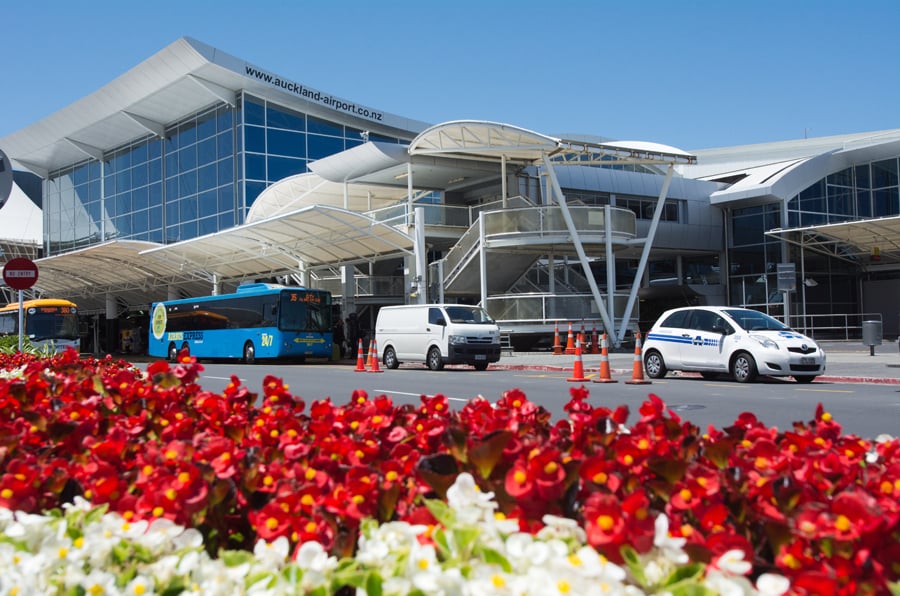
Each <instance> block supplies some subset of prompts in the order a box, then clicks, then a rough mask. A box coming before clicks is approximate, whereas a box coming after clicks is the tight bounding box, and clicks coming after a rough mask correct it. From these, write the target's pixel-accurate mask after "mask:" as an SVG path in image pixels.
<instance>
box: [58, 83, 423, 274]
mask: <svg viewBox="0 0 900 596" xmlns="http://www.w3.org/2000/svg"><path fill="white" fill-rule="evenodd" d="M361 133H362V131H361V130H359V129H356V128H353V127H350V126H344V125H342V124H337V123H334V122H330V121H327V120H322V119H320V118H316V117H313V116H311V115H308V114H304V113H301V112H297V111H295V110H291V109H289V108H286V107H284V106H281V105H278V104H275V103H272V102H270V101H267V100H265V99H260V98H257V97H253V96H250V95H247V94H244V95H243V96H241V97H239V98H238V102H237V105H236V106H235V107H233V108H232V107H230V106H217V107H210V108H208V109H205V110H202V111H200V112H198V113H197V114H194V115H193V116H191V117H189V118H186V119H184V120H182V121H180V122H177V123H175V124H173V125H171V126H168V127H167V128H166V130H165V135H164V138H162V139H160V138H158V137H156V136H147V137H145V138H142V139H139V140H136V141H134V142H132V143H130V144H128V145H127V146H124V147H119V148H117V149H115V150H113V151H110V152H109V153H107V154H106V155H104V158H103V161H102V162H98V161H96V160H86V161H84V162H81V163H77V164H73V165H72V166H70V167H67V168H64V169H61V170H58V171H55V172H51V173H50V176H49V177H48V180H47V188H46V194H45V203H44V207H45V208H44V218H45V219H44V224H45V226H44V229H45V234H44V236H45V243H46V246H45V251H46V254H47V255H48V256H52V255H56V254H60V253H63V252H67V251H70V250H75V249H79V248H84V247H87V246H92V245H96V244H100V243H102V242H105V241H109V240H144V241H150V242H159V243H171V242H178V241H180V240H188V239H191V238H196V237H198V236H203V235H206V234H211V233H215V232H217V231H220V230H224V229H227V228H230V227H233V226H235V225H238V224H241V223H243V221H244V218H245V216H246V214H247V211H248V210H249V208H250V206H251V205H252V204H253V201H255V200H256V198H257V197H258V196H259V194H260V193H261V192H262V191H263V190H264V189H265V188H266V187H267V186H269V185H270V184H272V183H273V182H277V181H278V180H281V179H282V178H286V177H288V176H292V175H294V174H301V173H305V172H307V171H308V167H307V165H308V164H309V162H311V161H314V160H316V159H320V158H322V157H326V156H328V155H332V154H334V153H338V152H340V151H344V150H345V149H349V148H351V147H353V146H355V145H359V144H361V143H362V142H363V139H362V134H361ZM369 139H370V140H378V141H387V142H394V143H401V142H407V141H408V140H409V139H406V140H402V139H399V138H389V137H384V136H380V135H376V134H370V135H369Z"/></svg>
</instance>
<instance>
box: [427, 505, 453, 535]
mask: <svg viewBox="0 0 900 596" xmlns="http://www.w3.org/2000/svg"><path fill="white" fill-rule="evenodd" d="M425 506H426V507H428V511H430V512H431V515H433V516H434V519H436V520H437V521H438V523H439V524H441V525H442V526H444V527H445V528H449V527H450V526H452V525H453V524H455V523H456V512H454V511H453V510H452V509H451V508H450V506H449V505H447V503H445V502H443V501H439V500H438V499H427V500H426V501H425Z"/></svg>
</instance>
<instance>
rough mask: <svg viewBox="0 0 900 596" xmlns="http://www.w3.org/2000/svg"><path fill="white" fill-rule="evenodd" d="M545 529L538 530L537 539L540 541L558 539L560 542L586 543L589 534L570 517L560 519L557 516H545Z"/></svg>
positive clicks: (543, 519)
mask: <svg viewBox="0 0 900 596" xmlns="http://www.w3.org/2000/svg"><path fill="white" fill-rule="evenodd" d="M542 521H543V522H544V527H543V528H541V529H540V530H538V533H537V538H538V539H540V540H549V539H551V538H558V539H560V540H566V541H569V540H574V541H577V542H581V543H583V542H585V541H586V540H587V534H586V533H585V531H584V528H582V527H581V526H579V525H578V522H577V521H575V520H574V519H570V518H568V517H559V516H557V515H545V516H544V517H543V518H542Z"/></svg>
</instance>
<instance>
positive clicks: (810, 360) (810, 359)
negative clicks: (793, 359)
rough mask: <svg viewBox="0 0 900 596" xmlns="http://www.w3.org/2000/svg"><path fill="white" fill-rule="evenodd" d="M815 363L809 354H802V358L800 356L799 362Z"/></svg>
mask: <svg viewBox="0 0 900 596" xmlns="http://www.w3.org/2000/svg"><path fill="white" fill-rule="evenodd" d="M815 363H816V359H815V358H810V357H809V356H803V357H802V358H800V364H815Z"/></svg>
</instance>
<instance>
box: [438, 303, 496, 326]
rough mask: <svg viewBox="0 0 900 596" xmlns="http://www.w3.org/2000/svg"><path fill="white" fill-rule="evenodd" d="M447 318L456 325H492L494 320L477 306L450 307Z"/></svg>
mask: <svg viewBox="0 0 900 596" xmlns="http://www.w3.org/2000/svg"><path fill="white" fill-rule="evenodd" d="M446 310H447V316H448V317H450V320H451V321H452V322H454V323H476V324H482V325H490V324H492V323H493V322H494V320H493V319H492V318H491V317H490V315H488V314H487V313H486V312H485V311H484V310H482V309H480V308H478V307H477V306H448V307H447V308H446Z"/></svg>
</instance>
